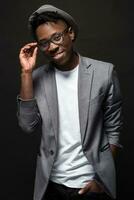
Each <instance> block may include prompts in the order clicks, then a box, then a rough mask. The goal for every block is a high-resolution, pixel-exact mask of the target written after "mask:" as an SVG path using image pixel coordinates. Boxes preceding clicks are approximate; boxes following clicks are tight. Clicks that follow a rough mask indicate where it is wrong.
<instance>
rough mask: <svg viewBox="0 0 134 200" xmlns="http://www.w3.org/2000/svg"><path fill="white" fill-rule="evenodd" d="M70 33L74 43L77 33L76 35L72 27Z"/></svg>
mask: <svg viewBox="0 0 134 200" xmlns="http://www.w3.org/2000/svg"><path fill="white" fill-rule="evenodd" d="M68 33H69V35H70V38H71V40H72V41H74V40H75V33H74V30H73V29H72V27H69V29H68Z"/></svg>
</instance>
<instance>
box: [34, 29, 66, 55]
mask: <svg viewBox="0 0 134 200" xmlns="http://www.w3.org/2000/svg"><path fill="white" fill-rule="evenodd" d="M68 30H69V27H66V28H65V29H64V31H62V32H59V33H55V34H54V35H52V36H51V37H50V39H48V40H45V41H43V40H41V41H39V42H38V47H39V49H40V50H41V51H47V50H48V48H49V47H50V43H53V44H56V45H61V44H63V42H64V37H65V33H67V32H68ZM56 35H57V36H59V37H61V39H62V40H61V42H58V41H57V42H56V41H54V37H55V36H56ZM45 45H46V46H45Z"/></svg>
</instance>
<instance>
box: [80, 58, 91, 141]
mask: <svg viewBox="0 0 134 200" xmlns="http://www.w3.org/2000/svg"><path fill="white" fill-rule="evenodd" d="M92 80H93V68H92V66H91V63H89V61H87V59H86V58H84V57H81V56H80V65H79V76H78V105H79V120H80V131H81V138H82V143H83V142H84V136H85V132H86V125H87V118H88V110H89V101H90V94H91V88H92Z"/></svg>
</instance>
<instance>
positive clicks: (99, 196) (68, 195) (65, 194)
mask: <svg viewBox="0 0 134 200" xmlns="http://www.w3.org/2000/svg"><path fill="white" fill-rule="evenodd" d="M78 191H79V189H76V188H69V187H66V186H64V185H60V184H57V183H53V182H51V181H50V182H49V184H48V187H47V190H46V192H45V195H44V197H43V199H42V200H111V198H110V197H109V196H108V195H106V194H105V193H94V192H88V193H86V194H82V195H80V194H78Z"/></svg>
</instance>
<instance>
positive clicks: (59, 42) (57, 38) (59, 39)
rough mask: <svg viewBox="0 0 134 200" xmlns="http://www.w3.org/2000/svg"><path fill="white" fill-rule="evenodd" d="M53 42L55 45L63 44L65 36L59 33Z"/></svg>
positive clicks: (53, 38) (52, 39)
mask: <svg viewBox="0 0 134 200" xmlns="http://www.w3.org/2000/svg"><path fill="white" fill-rule="evenodd" d="M51 41H52V42H53V43H55V44H61V43H62V42H63V34H62V33H57V34H56V35H54V36H53V37H52V38H51Z"/></svg>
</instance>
